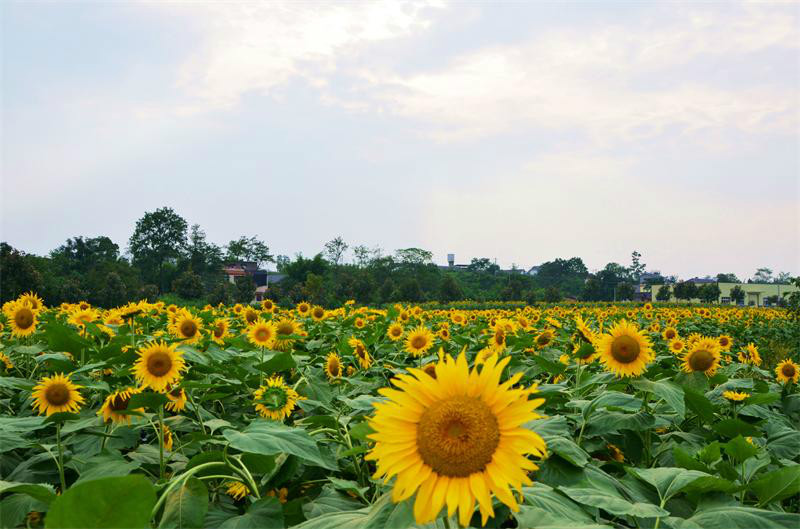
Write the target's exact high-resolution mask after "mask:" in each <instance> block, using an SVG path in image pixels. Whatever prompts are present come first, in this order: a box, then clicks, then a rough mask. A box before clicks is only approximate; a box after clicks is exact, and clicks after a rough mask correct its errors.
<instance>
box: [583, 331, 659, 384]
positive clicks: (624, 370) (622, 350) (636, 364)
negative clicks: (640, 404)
mask: <svg viewBox="0 0 800 529" xmlns="http://www.w3.org/2000/svg"><path fill="white" fill-rule="evenodd" d="M596 349H597V351H598V353H599V354H600V361H601V362H603V364H605V368H606V370H608V371H611V372H613V373H614V374H615V375H617V376H618V377H630V376H639V375H641V374H642V373H644V371H645V369H647V364H648V363H649V362H650V361H652V359H653V349H652V347H651V343H650V338H648V337H647V335H646V334H645V333H643V332H642V331H640V330H639V329H638V328H637V327H636V326H635V325H633V324H632V323H629V322H628V321H626V320H620V321H618V322H617V323H616V324H614V326H613V327H612V328H611V329H609V332H608V333H606V334H603V335H602V336H601V337H600V338H598V340H597V344H596Z"/></svg>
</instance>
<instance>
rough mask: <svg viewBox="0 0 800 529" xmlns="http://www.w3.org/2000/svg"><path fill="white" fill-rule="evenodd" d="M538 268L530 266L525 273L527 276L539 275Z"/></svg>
mask: <svg viewBox="0 0 800 529" xmlns="http://www.w3.org/2000/svg"><path fill="white" fill-rule="evenodd" d="M540 268H541V266H532V267H530V268H529V269H528V271H527V272H526V273H527V274H528V275H529V276H535V275H536V274H538V273H539V269H540Z"/></svg>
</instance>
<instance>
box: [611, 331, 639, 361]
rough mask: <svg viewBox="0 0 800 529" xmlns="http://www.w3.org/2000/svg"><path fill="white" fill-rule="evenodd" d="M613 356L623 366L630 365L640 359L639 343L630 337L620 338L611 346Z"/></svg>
mask: <svg viewBox="0 0 800 529" xmlns="http://www.w3.org/2000/svg"><path fill="white" fill-rule="evenodd" d="M611 356H613V357H614V360H616V361H617V362H619V363H621V364H630V363H631V362H633V361H634V360H636V359H637V358H639V342H637V341H636V340H634V339H633V338H631V337H630V336H618V337H617V338H614V342H613V343H612V344H611Z"/></svg>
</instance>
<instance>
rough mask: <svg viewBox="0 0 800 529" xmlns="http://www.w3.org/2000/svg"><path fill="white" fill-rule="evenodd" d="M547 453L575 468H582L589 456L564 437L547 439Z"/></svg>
mask: <svg viewBox="0 0 800 529" xmlns="http://www.w3.org/2000/svg"><path fill="white" fill-rule="evenodd" d="M545 442H546V443H547V450H548V452H553V453H554V454H558V455H559V456H561V457H563V458H564V459H566V460H567V461H569V462H570V463H572V464H573V465H575V466H576V467H583V466H584V465H586V463H587V462H588V461H589V454H587V453H586V451H584V450H583V449H582V448H581V447H579V446H578V445H576V444H575V443H574V442H573V441H571V440H570V439H567V438H565V437H547V438H546V439H545Z"/></svg>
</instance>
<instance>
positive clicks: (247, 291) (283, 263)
mask: <svg viewBox="0 0 800 529" xmlns="http://www.w3.org/2000/svg"><path fill="white" fill-rule="evenodd" d="M348 251H349V253H348ZM348 255H349V256H351V259H349V261H348V260H347V259H346V256H348ZM641 257H642V256H641V254H639V253H638V252H636V251H634V252H633V253H632V254H631V263H630V264H629V265H627V266H626V265H622V264H619V263H608V264H607V265H606V266H605V267H604V268H603V269H601V270H599V271H597V272H594V273H590V272H589V270H588V269H587V267H586V265H585V264H584V263H583V260H582V259H581V258H580V257H572V258H569V259H561V258H558V259H554V260H552V261H548V262H545V263H542V264H541V265H540V266H538V271H537V272H536V273H535V274H534V275H529V274H527V273H525V271H524V270H521V269H518V268H516V267H513V268H512V269H511V270H501V269H500V267H499V266H497V264H495V263H494V262H492V260H490V259H489V258H485V257H484V258H475V259H472V261H471V262H470V264H469V265H467V266H466V267H461V268H449V267H440V266H437V265H435V264H434V263H433V254H432V253H431V252H429V251H427V250H424V249H420V248H403V249H398V250H396V251H395V252H393V253H391V254H385V253H384V251H383V250H382V249H381V248H369V247H367V246H365V245H356V246H353V247H351V246H350V245H349V244H348V243H346V242H345V241H344V240H343V239H342V238H341V237H337V238H335V239H333V240H331V241H329V242H328V243H326V244H325V247H324V249H323V250H322V251H321V252H319V253H318V254H316V255H314V256H313V257H304V256H303V255H301V254H298V255H296V256H295V257H294V258H290V257H288V256H286V255H277V256H275V255H273V254H272V253H271V252H270V248H269V247H268V246H267V244H266V243H265V242H264V241H262V240H260V239H259V238H257V237H255V236H241V237H239V238H238V239H234V240H231V241H229V242H228V244H226V245H223V246H220V245H217V244H215V243H213V242H210V241H208V239H207V237H206V234H205V232H204V231H203V230H202V229H201V227H200V226H199V225H197V224H194V225H192V226H189V224H188V223H187V221H186V220H185V219H184V218H183V217H181V216H180V215H179V214H177V213H176V212H175V211H173V210H172V209H171V208H167V207H164V208H160V209H157V210H156V211H153V212H147V213H145V214H144V215H143V216H142V218H140V219H139V220H138V221H137V222H136V226H135V227H134V231H133V234H132V235H131V237H130V239H129V240H128V245H127V248H126V249H125V250H124V251H123V250H121V248H120V247H119V246H118V245H117V244H116V243H114V242H113V241H112V240H111V239H110V238H108V237H105V236H100V237H80V236H78V237H74V238H70V239H67V241H66V242H65V243H64V244H62V245H61V246H59V247H58V248H56V249H54V250H52V251H51V252H50V253H49V254H48V255H47V256H37V255H33V254H26V253H24V252H23V251H20V250H18V249H15V248H12V247H11V246H10V245H8V244H7V243H0V278H2V289H0V298H2V301H7V300H9V299H13V298H15V297H16V296H18V295H19V294H20V293H23V292H27V291H29V290H30V291H35V292H37V293H39V294H40V295H41V296H42V297H43V298H44V299H45V302H46V303H47V304H49V305H57V304H59V303H62V302H77V301H82V300H86V301H89V302H90V303H92V304H94V305H98V306H103V307H111V306H117V305H121V304H124V303H126V302H128V301H132V300H137V299H149V300H155V299H158V298H160V297H161V298H163V297H165V296H166V297H167V298H169V297H170V296H173V297H174V296H178V297H180V298H181V300H182V301H183V300H188V301H195V302H197V303H203V304H204V303H212V304H217V303H232V302H242V303H247V302H249V301H251V300H252V299H253V298H254V294H255V284H254V282H253V280H252V278H250V277H237V278H236V281H235V283H233V284H232V283H230V282H229V281H228V280H227V276H226V275H225V274H224V273H223V267H224V266H225V264H230V263H237V262H253V263H256V265H257V266H259V267H264V266H268V265H270V264H274V265H275V267H276V268H277V271H278V273H279V274H280V275H281V281H280V282H275V283H270V287H269V294H268V296H269V297H270V298H272V299H273V300H275V301H277V302H279V303H285V304H294V303H297V302H299V301H301V300H306V301H309V302H311V303H316V304H320V305H324V306H336V305H340V304H341V303H343V302H344V301H346V300H349V299H353V300H356V301H357V302H359V303H364V304H367V303H373V304H374V303H391V302H395V301H404V302H424V301H442V302H448V301H456V300H462V299H471V300H476V301H525V302H528V303H533V302H536V301H547V302H556V301H560V300H562V299H564V298H572V299H576V300H585V301H624V300H630V299H634V298H635V296H636V289H637V286H639V285H643V287H644V289H645V290H647V289H649V288H650V287H651V286H652V285H654V284H668V285H671V286H669V287H666V288H661V289H660V290H659V292H658V297H659V298H663V299H660V300H668V299H670V294H674V295H675V297H677V298H678V299H694V298H698V297H699V298H700V299H705V300H709V301H714V300H716V299H717V298H718V297H719V287H718V286H717V285H716V283H710V284H708V285H702V286H700V287H698V286H697V285H695V284H694V283H691V282H678V281H677V280H676V278H675V277H665V276H663V275H661V274H660V273H658V272H654V273H647V272H646V265H645V264H644V263H643V262H642V260H641ZM716 279H717V281H719V282H739V280H738V278H736V276H735V275H733V274H719V275H718V276H717V278H716ZM788 279H789V275H788V274H778V275H777V276H775V277H773V276H772V271H771V270H769V269H766V268H763V269H759V270H758V271H757V273H756V275H755V276H754V277H753V279H752V280H755V281H757V282H788ZM714 289H716V294H715V293H714ZM734 290H736V289H734ZM740 290H741V289H740ZM741 294H742V297H743V296H744V292H742V293H741ZM732 295H733V294H732Z"/></svg>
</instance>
